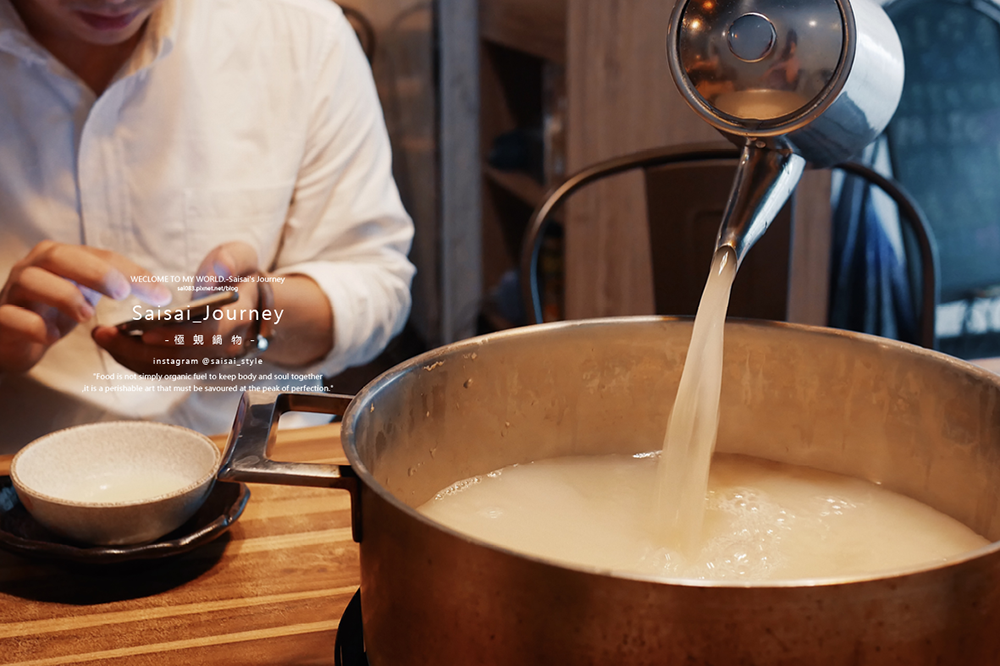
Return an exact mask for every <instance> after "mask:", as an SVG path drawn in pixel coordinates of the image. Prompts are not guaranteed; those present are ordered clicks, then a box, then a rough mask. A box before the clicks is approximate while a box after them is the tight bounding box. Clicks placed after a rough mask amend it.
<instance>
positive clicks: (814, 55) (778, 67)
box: [667, 0, 903, 262]
mask: <svg viewBox="0 0 1000 666" xmlns="http://www.w3.org/2000/svg"><path fill="white" fill-rule="evenodd" d="M667 58H668V61H669V63H670V70H671V73H672V74H673V77H674V80H675V82H676V83H677V86H678V87H679V88H680V91H681V93H682V94H683V95H684V98H685V99H686V100H687V102H688V104H690V105H691V107H692V108H693V109H694V110H695V111H697V112H698V113H699V114H700V115H701V116H702V117H703V118H704V119H705V120H706V121H708V122H709V123H710V124H711V125H712V126H714V127H715V128H716V129H718V130H719V131H720V132H722V133H723V134H724V135H725V136H726V137H727V138H729V139H730V140H732V141H734V142H736V143H737V145H741V146H743V153H742V156H741V158H740V163H739V167H738V170H737V174H736V179H735V182H734V184H733V189H732V191H731V193H730V197H729V202H728V204H727V206H726V211H725V213H724V215H723V221H722V227H721V228H720V230H719V239H718V245H719V246H720V247H721V246H723V245H728V246H731V247H732V248H733V250H734V251H735V252H736V257H737V261H738V262H740V261H742V259H743V257H744V256H745V254H746V251H747V250H748V249H749V248H750V247H751V246H752V245H753V244H754V242H756V241H757V239H758V238H760V236H761V235H762V234H763V233H764V231H765V230H766V229H767V227H768V225H769V224H770V223H771V221H772V220H773V219H774V217H775V215H776V214H777V213H778V211H779V210H780V209H781V207H782V206H783V205H784V203H785V201H786V200H787V199H788V197H789V195H790V194H791V192H792V190H794V189H795V186H796V185H797V184H798V181H799V178H800V177H801V175H802V171H803V170H804V168H805V166H806V164H807V163H810V164H812V165H814V166H818V167H825V166H832V165H834V164H836V163H838V162H841V161H844V160H846V159H849V158H850V157H852V156H854V155H856V154H857V153H858V152H860V151H861V149H863V148H864V147H865V146H867V145H868V144H869V143H870V142H871V141H872V140H873V139H875V137H876V136H878V134H879V133H880V132H881V131H882V130H883V129H885V126H886V125H887V124H888V123H889V120H890V118H892V114H893V113H894V112H895V110H896V105H897V104H898V103H899V96H900V94H901V92H902V89H903V51H902V47H901V46H900V43H899V37H898V36H897V35H896V31H895V28H893V25H892V23H891V21H890V20H889V17H888V16H887V15H886V14H885V12H884V11H882V8H881V7H880V6H879V5H878V4H876V3H875V2H873V1H872V0H678V2H677V5H676V6H675V8H674V12H673V15H672V17H671V21H670V27H669V31H668V33H667Z"/></svg>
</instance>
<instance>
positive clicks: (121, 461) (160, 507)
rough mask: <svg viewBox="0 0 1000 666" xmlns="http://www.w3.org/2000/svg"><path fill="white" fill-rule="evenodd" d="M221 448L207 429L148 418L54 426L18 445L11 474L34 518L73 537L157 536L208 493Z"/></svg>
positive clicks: (120, 541) (118, 540)
mask: <svg viewBox="0 0 1000 666" xmlns="http://www.w3.org/2000/svg"><path fill="white" fill-rule="evenodd" d="M219 459H220V453H219V449H218V447H216V445H215V444H214V443H213V442H212V440H210V439H209V438H208V437H205V436H204V435H202V434H200V433H197V432H194V431H192V430H188V429H186V428H180V427H177V426H170V425H164V424H161V423H150V422H145V421H113V422H108V423H93V424H88V425H82V426H75V427H72V428H67V429H65V430H59V431H56V432H53V433H50V434H48V435H45V436H44V437H41V438H39V439H37V440H35V441H34V442H32V443H30V444H28V445H27V446H26V447H24V448H23V449H21V451H20V452H18V454H17V455H16V456H14V460H13V461H12V462H11V468H10V473H11V480H12V482H13V484H14V488H15V489H16V491H17V495H18V497H19V498H20V500H21V503H22V504H24V507H25V509H27V510H28V512H29V513H30V514H31V515H32V517H33V518H34V519H35V520H37V521H38V522H39V523H41V524H42V525H44V526H45V527H47V528H48V529H50V530H52V531H53V532H56V533H58V534H60V535H62V536H65V537H67V538H69V539H72V540H74V541H79V542H82V543H91V544H100V545H125V544H139V543H147V542H150V541H155V540H156V539H158V538H160V537H161V536H163V535H164V534H167V533H169V532H171V531H173V530H174V529H176V528H178V527H180V526H181V525H182V524H184V522H185V521H187V520H188V518H190V517H191V516H192V515H193V514H194V512H195V511H197V510H198V507H199V506H201V504H202V502H204V501H205V498H206V497H207V496H208V493H209V492H210V491H211V489H212V485H213V483H214V481H215V475H216V472H217V470H218V467H219Z"/></svg>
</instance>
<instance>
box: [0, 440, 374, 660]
mask: <svg viewBox="0 0 1000 666" xmlns="http://www.w3.org/2000/svg"><path fill="white" fill-rule="evenodd" d="M271 454H272V456H273V457H274V458H276V459H282V460H294V461H303V462H345V460H344V456H343V450H342V449H341V446H340V429H339V426H337V425H328V426H321V427H318V428H307V429H303V430H294V431H282V432H281V433H280V434H279V437H278V443H277V444H276V445H275V449H274V451H272V452H271ZM10 458H11V456H0V473H3V474H6V473H7V471H8V469H9V464H10ZM249 485H250V492H251V496H250V501H249V503H248V504H247V507H246V509H245V511H244V512H243V515H242V517H240V519H239V520H238V521H236V523H235V524H234V525H233V526H232V528H230V530H229V531H228V532H227V533H225V534H223V535H222V536H221V537H219V538H218V539H216V540H215V541H213V542H211V543H209V544H206V545H204V546H202V547H200V548H197V549H195V550H193V551H191V552H189V553H186V554H183V555H179V556H176V557H173V558H165V559H162V560H157V561H151V562H144V563H127V564H126V565H125V566H122V565H117V566H112V567H104V568H95V567H88V568H82V567H78V566H77V567H73V566H71V565H58V564H53V563H45V562H40V561H39V562H32V561H29V560H27V559H23V558H21V557H19V556H16V555H13V554H10V553H8V552H6V551H0V664H11V665H16V666H65V665H67V664H98V665H100V664H109V665H110V664H114V665H122V664H143V665H145V664H156V665H158V666H159V665H167V666H169V665H173V664H178V665H183V666H211V665H213V664H226V665H227V666H229V665H234V664H235V665H239V666H252V665H255V664H281V665H287V664H333V663H334V659H333V646H334V638H335V636H336V632H337V625H338V623H339V620H340V617H341V615H342V614H343V612H344V609H345V608H346V607H347V603H348V602H349V601H350V599H351V597H352V596H353V595H354V593H355V591H356V590H357V589H358V586H359V584H360V570H359V565H358V548H357V544H355V543H354V542H353V541H352V539H351V517H350V496H349V495H348V493H346V492H344V491H340V490H330V489H316V488H299V487H290V486H273V485H262V484H249Z"/></svg>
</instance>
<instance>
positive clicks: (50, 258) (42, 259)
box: [0, 241, 171, 372]
mask: <svg viewBox="0 0 1000 666" xmlns="http://www.w3.org/2000/svg"><path fill="white" fill-rule="evenodd" d="M131 276H136V277H138V276H144V277H146V278H149V277H152V275H151V274H150V273H149V272H148V271H146V270H145V269H144V268H142V267H141V266H139V265H137V264H135V263H133V262H131V261H129V260H128V259H126V258H125V257H122V256H121V255H118V254H115V253H114V252H111V251H108V250H101V249H97V248H93V247H86V246H82V245H66V244H63V243H56V242H53V241H42V242H41V243H39V244H38V245H36V246H35V247H34V248H32V250H31V251H30V252H29V253H28V256H26V257H25V258H24V259H22V260H21V261H19V262H17V263H16V264H14V267H13V268H12V269H11V271H10V275H9V276H8V278H7V283H6V284H5V285H4V287H3V290H2V291H0V372H25V371H27V370H30V369H31V368H32V367H33V366H34V365H35V364H36V363H38V361H39V360H40V359H41V358H42V356H43V355H44V354H45V352H46V351H47V350H48V348H49V347H51V346H52V345H53V344H55V343H56V342H57V341H58V340H59V339H61V338H62V337H63V336H65V335H66V334H67V333H69V332H70V331H71V330H73V327H74V326H76V325H77V324H79V323H83V322H85V321H87V320H88V319H90V318H91V317H92V316H93V315H94V308H95V307H96V305H97V302H98V301H99V300H100V299H101V296H102V295H103V296H110V297H111V298H114V299H115V300H122V299H124V298H127V297H128V296H129V295H131V294H135V295H136V296H138V297H139V298H140V299H142V300H144V301H145V302H147V303H149V304H150V305H154V306H162V305H166V304H167V303H169V302H170V297H171V296H170V291H169V290H167V289H166V288H165V287H164V286H163V285H160V284H158V283H156V282H132V281H131V280H130V277H131Z"/></svg>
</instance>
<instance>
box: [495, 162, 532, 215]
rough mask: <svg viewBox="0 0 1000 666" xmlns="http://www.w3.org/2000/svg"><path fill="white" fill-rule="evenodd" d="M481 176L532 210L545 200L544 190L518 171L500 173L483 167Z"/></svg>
mask: <svg viewBox="0 0 1000 666" xmlns="http://www.w3.org/2000/svg"><path fill="white" fill-rule="evenodd" d="M483 175H484V176H486V179H487V180H489V181H490V182H491V183H493V184H494V185H496V186H497V187H500V188H501V189H503V190H504V191H505V192H507V193H508V194H510V195H512V196H514V197H516V198H517V199H518V200H520V201H521V202H523V203H524V204H526V205H527V206H529V207H530V208H532V209H534V208H537V207H538V206H539V205H540V204H541V203H542V201H543V200H544V199H545V193H546V191H547V190H546V188H545V186H544V185H542V184H541V183H539V182H538V181H537V180H535V179H534V178H533V177H532V176H529V175H528V174H526V173H524V172H520V171H502V170H501V169H497V168H495V167H491V166H489V165H483Z"/></svg>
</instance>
